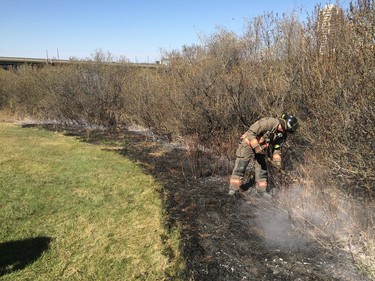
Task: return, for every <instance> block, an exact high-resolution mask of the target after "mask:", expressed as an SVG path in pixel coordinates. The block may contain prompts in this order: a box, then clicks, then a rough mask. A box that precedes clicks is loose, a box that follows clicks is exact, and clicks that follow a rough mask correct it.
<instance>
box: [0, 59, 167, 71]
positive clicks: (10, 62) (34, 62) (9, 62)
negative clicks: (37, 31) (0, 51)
mask: <svg viewBox="0 0 375 281" xmlns="http://www.w3.org/2000/svg"><path fill="white" fill-rule="evenodd" d="M90 62H92V61H78V60H59V59H40V58H18V57H0V68H3V69H12V68H13V69H16V68H18V67H19V66H21V65H31V66H37V67H43V66H46V65H64V64H65V65H67V64H74V63H90ZM105 63H106V64H111V65H114V66H118V65H121V63H117V62H105ZM126 65H130V66H136V67H157V66H160V65H161V64H158V63H130V62H129V63H126Z"/></svg>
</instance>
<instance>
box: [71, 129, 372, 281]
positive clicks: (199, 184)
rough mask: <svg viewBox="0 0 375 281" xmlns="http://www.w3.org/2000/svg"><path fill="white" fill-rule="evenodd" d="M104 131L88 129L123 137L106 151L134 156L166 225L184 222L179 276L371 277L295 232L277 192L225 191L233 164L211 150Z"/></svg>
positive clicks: (232, 278) (347, 280)
mask: <svg viewBox="0 0 375 281" xmlns="http://www.w3.org/2000/svg"><path fill="white" fill-rule="evenodd" d="M69 134H71V135H74V134H76V135H80V136H81V137H82V134H81V133H77V132H74V133H72V132H70V133H69ZM103 134H104V133H103V132H97V133H93V132H91V133H90V137H89V140H90V141H91V142H95V141H97V140H99V139H103V138H105V139H107V140H108V141H109V142H111V141H113V143H121V146H120V147H119V146H117V145H116V146H114V147H108V148H107V149H108V150H116V151H117V152H118V153H120V154H121V155H123V156H126V157H128V158H130V159H132V160H133V161H136V162H137V163H139V165H141V166H142V167H143V168H144V170H145V172H146V173H148V174H150V175H152V176H153V177H154V178H155V179H156V180H157V181H158V182H160V183H161V184H162V185H163V187H164V188H163V190H162V192H161V196H162V198H163V200H164V203H165V211H166V214H167V222H166V224H167V227H169V228H173V227H175V226H176V225H180V226H181V228H182V233H181V237H182V244H181V245H182V246H181V247H182V248H181V251H182V255H183V257H184V259H185V260H186V262H187V270H186V272H185V273H184V276H183V279H184V280H199V281H201V280H210V281H211V280H223V281H224V280H230V281H235V280H267V281H269V280H295V281H297V280H324V281H325V280H327V281H328V280H329V281H332V280H340V281H356V280H369V279H367V278H366V277H364V276H362V275H361V274H360V272H359V271H358V270H357V268H356V267H355V265H354V264H353V260H352V259H351V258H350V256H349V255H348V254H347V253H344V252H340V251H338V250H337V251H335V252H332V251H330V250H328V249H325V248H323V247H322V246H321V245H320V244H319V243H317V242H316V241H314V240H311V239H309V238H308V237H304V235H303V233H301V232H300V231H299V232H297V231H296V230H295V228H294V226H293V223H292V221H291V220H290V219H289V216H288V212H287V211H286V210H283V209H282V208H281V207H279V206H278V204H277V201H278V199H277V198H278V196H277V193H276V194H274V195H273V197H272V198H268V197H264V196H260V195H258V194H256V193H255V192H253V189H251V188H250V189H249V190H248V191H246V192H243V193H241V194H237V195H236V196H229V195H228V178H229V177H228V175H229V173H230V170H229V168H228V167H226V166H225V165H223V166H221V167H219V166H220V165H218V163H217V161H216V160H215V158H213V157H212V156H209V155H202V154H201V153H198V152H191V151H187V150H186V149H184V147H181V146H180V145H177V144H171V143H166V142H163V141H162V140H160V139H158V138H156V137H155V136H153V135H150V134H144V133H139V132H134V131H124V130H121V133H113V134H109V135H105V136H104V135H103ZM86 136H87V135H86ZM197 159H201V160H202V159H204V160H206V161H196V160H197ZM202 162H205V164H202ZM213 163H214V164H213ZM229 167H230V165H229Z"/></svg>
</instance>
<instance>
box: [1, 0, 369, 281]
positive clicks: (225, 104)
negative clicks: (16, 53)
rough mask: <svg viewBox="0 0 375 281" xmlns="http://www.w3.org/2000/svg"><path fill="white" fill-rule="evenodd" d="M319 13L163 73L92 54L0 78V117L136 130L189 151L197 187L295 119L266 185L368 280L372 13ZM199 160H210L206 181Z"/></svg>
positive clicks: (221, 39)
mask: <svg viewBox="0 0 375 281" xmlns="http://www.w3.org/2000/svg"><path fill="white" fill-rule="evenodd" d="M322 10H323V7H316V9H315V11H314V12H312V13H311V14H310V15H309V16H308V17H307V19H306V20H304V21H301V20H299V19H298V16H297V15H296V14H292V15H286V14H285V15H282V16H280V15H275V14H273V13H267V14H264V15H262V16H259V17H256V18H253V19H250V20H248V22H247V25H246V28H245V29H244V33H243V34H242V35H241V36H239V35H237V34H234V33H233V32H231V31H228V30H226V29H225V28H218V29H217V31H216V32H215V33H214V34H211V35H208V36H206V37H204V38H202V39H201V43H200V44H199V45H198V44H197V45H192V46H183V47H182V48H181V50H175V51H171V52H168V53H165V54H164V57H165V58H166V59H167V60H168V61H169V62H170V63H169V64H168V65H157V66H155V67H150V68H147V67H145V68H141V67H139V68H137V67H134V66H133V65H131V64H129V63H126V62H117V63H115V64H112V63H108V62H112V61H113V58H112V56H111V55H110V54H105V53H103V52H101V51H99V52H97V53H96V54H95V55H93V58H92V60H85V61H81V62H79V61H72V63H71V64H70V65H65V66H46V67H43V68H38V69H36V68H33V67H30V66H23V67H20V68H18V69H15V70H2V71H0V109H1V111H2V114H3V116H8V117H9V116H11V117H13V118H14V117H18V118H24V117H31V118H33V119H35V120H41V121H48V122H54V123H56V124H69V125H80V126H85V128H87V131H88V132H89V131H90V129H94V128H105V129H108V130H110V131H113V132H115V131H118V130H121V129H122V128H124V127H127V126H130V125H133V124H137V125H141V126H143V127H146V128H148V129H150V130H151V131H152V132H153V133H154V134H156V135H158V136H161V137H164V138H166V139H168V141H177V140H178V141H180V140H185V142H186V146H187V147H188V150H187V156H186V157H187V158H186V159H188V160H189V163H190V169H191V173H192V176H194V177H195V178H199V177H204V176H207V175H208V174H209V175H214V174H215V173H217V174H220V173H221V175H223V170H224V172H226V173H228V174H229V172H230V170H231V167H230V165H231V164H230V163H231V161H232V160H233V157H234V149H235V148H236V143H237V141H238V138H239V136H241V135H242V133H243V132H244V131H245V130H246V129H247V127H248V126H249V125H250V124H251V123H252V122H254V121H255V120H256V119H258V118H260V117H264V116H280V115H281V114H282V113H284V112H287V113H293V114H294V115H296V116H297V117H298V118H299V121H300V128H299V131H298V133H297V134H296V135H293V136H291V137H289V139H288V144H287V150H286V151H285V154H284V155H285V157H284V158H285V167H284V168H285V171H287V174H285V173H282V174H278V173H276V172H275V173H273V174H272V175H271V176H272V177H273V181H274V182H275V183H277V185H279V186H278V187H279V188H280V189H282V190H283V193H282V194H281V195H280V196H281V197H283V199H286V200H280V205H282V206H283V207H284V208H286V209H288V210H289V214H290V216H291V218H292V219H293V220H294V221H295V222H296V226H297V227H298V228H299V229H301V231H306V232H308V233H310V234H311V236H312V237H313V238H314V239H315V240H316V241H318V242H320V243H321V244H322V245H323V246H324V247H327V248H330V249H333V248H340V249H346V250H347V251H349V252H350V253H351V255H352V257H353V259H354V260H355V262H356V263H357V264H358V265H359V266H360V268H361V269H363V270H364V271H366V272H367V274H368V275H369V276H372V277H375V269H374V267H373V265H374V264H375V237H374V233H375V231H374V211H373V206H374V199H375V198H374V191H375V184H374V182H375V169H374V167H375V154H374V151H375V146H374V138H375V136H374V132H375V126H374V122H375V82H374V81H375V73H374V71H375V55H374V54H375V47H374V46H375V37H374V36H375V8H374V1H372V0H358V1H356V2H354V3H351V5H350V8H349V9H348V10H346V11H343V10H341V9H340V8H337V9H333V11H332V12H331V15H330V17H329V21H331V22H330V23H329V24H328V25H327V24H323V22H322V18H323V16H322ZM201 151H210V153H212V155H214V156H215V157H216V158H214V159H215V160H212V159H210V161H211V167H210V168H209V169H210V171H209V172H208V171H207V169H203V168H202V167H203V166H204V164H202V163H204V162H207V158H205V157H204V156H203V155H204V154H203V153H202V152H201ZM216 159H218V160H216ZM212 163H214V164H212ZM219 163H221V164H222V163H227V164H226V165H228V167H227V169H222V168H219V167H218V165H220V164H219ZM228 163H229V164H228ZM359 206H360V207H359ZM316 210H319V212H318V213H319V214H317V212H316ZM318 217H319V218H318ZM348 218H349V219H348ZM340 222H342V223H340ZM344 222H345V223H344Z"/></svg>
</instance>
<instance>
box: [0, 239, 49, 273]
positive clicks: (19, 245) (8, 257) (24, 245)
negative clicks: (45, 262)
mask: <svg viewBox="0 0 375 281" xmlns="http://www.w3.org/2000/svg"><path fill="white" fill-rule="evenodd" d="M51 240H52V239H51V238H50V237H35V238H29V239H24V240H17V241H10V242H3V243H0V276H3V275H6V274H9V273H11V272H14V271H16V270H20V269H24V268H25V267H27V266H28V265H30V264H32V263H33V262H35V261H36V260H37V259H38V258H39V257H40V256H41V255H42V254H43V252H45V251H47V250H48V248H49V244H50V242H51Z"/></svg>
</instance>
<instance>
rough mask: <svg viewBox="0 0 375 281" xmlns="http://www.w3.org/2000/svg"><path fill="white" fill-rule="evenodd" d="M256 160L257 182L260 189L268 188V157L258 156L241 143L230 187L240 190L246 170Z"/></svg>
mask: <svg viewBox="0 0 375 281" xmlns="http://www.w3.org/2000/svg"><path fill="white" fill-rule="evenodd" d="M252 160H254V161H255V163H254V170H255V182H256V186H257V187H259V188H264V189H265V188H266V187H267V175H268V174H267V163H266V156H265V155H263V154H256V153H255V152H254V150H253V149H252V148H251V147H250V146H249V145H248V144H246V143H245V142H244V141H241V142H240V144H239V145H238V148H237V151H236V162H235V164H234V168H233V172H232V175H231V177H230V184H229V187H230V188H233V189H239V188H240V187H241V185H243V184H244V182H243V179H244V176H245V172H246V168H247V166H248V165H249V163H250V161H252Z"/></svg>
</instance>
